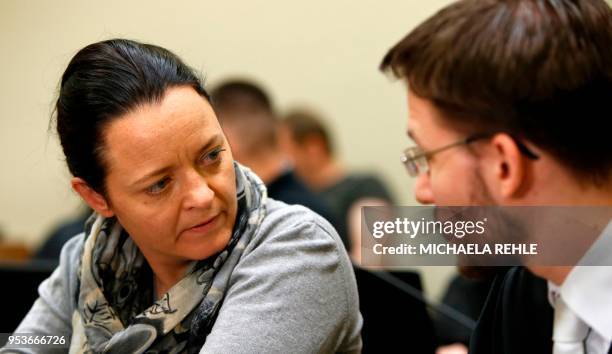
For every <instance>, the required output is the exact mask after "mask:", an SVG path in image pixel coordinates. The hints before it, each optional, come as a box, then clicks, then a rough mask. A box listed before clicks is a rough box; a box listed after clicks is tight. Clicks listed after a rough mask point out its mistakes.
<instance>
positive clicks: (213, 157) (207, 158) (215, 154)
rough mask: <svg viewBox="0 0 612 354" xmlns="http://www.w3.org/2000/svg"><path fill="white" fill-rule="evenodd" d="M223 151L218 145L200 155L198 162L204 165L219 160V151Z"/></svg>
mask: <svg viewBox="0 0 612 354" xmlns="http://www.w3.org/2000/svg"><path fill="white" fill-rule="evenodd" d="M223 151H225V149H224V148H221V147H218V148H216V149H214V150H213V151H211V152H209V153H208V154H205V155H204V156H202V157H201V158H200V162H201V163H202V164H204V165H206V166H207V165H212V164H214V163H216V162H219V161H221V152H223Z"/></svg>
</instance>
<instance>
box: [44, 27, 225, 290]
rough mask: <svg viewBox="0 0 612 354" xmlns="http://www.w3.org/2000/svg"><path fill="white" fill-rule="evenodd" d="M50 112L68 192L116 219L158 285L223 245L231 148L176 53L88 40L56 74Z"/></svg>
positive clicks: (196, 81)
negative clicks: (66, 172)
mask: <svg viewBox="0 0 612 354" xmlns="http://www.w3.org/2000/svg"><path fill="white" fill-rule="evenodd" d="M56 111H57V116H56V124H57V132H58V135H59V138H60V142H61V145H62V148H63V151H64V154H65V156H66V162H67V164H68V168H69V170H70V172H71V173H72V175H73V176H74V177H73V178H72V181H71V184H72V187H73V189H74V190H75V191H76V192H77V193H78V194H79V195H80V196H81V197H82V199H83V200H84V201H85V202H86V203H87V204H88V205H89V206H90V207H91V208H92V209H94V210H95V211H96V212H97V213H98V214H99V215H101V216H103V217H106V218H111V217H116V218H117V220H118V221H119V222H120V224H121V225H122V226H123V227H124V228H125V230H126V231H127V232H128V234H129V235H130V237H131V238H132V239H133V240H134V242H135V243H136V244H137V245H138V247H139V248H140V250H141V251H142V253H143V255H144V256H145V258H146V259H147V261H148V262H149V263H150V265H151V267H152V269H153V270H154V272H155V274H156V275H157V276H160V277H162V278H166V279H163V281H164V282H166V281H167V280H168V279H169V278H174V277H178V276H179V275H182V273H181V272H182V270H184V267H186V266H187V265H188V264H189V262H190V261H194V260H200V259H205V258H207V257H209V256H211V255H213V254H215V253H217V252H219V251H220V250H222V249H223V248H224V247H225V246H226V245H227V243H228V241H229V239H230V236H231V232H232V229H233V225H234V221H235V219H236V213H237V202H236V185H235V173H234V165H233V159H232V155H231V152H230V151H229V145H228V143H227V141H226V139H225V136H224V135H223V132H222V130H221V127H220V126H219V123H218V121H217V118H216V116H215V113H214V111H213V109H212V107H211V105H210V104H209V96H208V93H207V92H206V91H205V89H204V87H203V85H202V82H201V81H200V79H199V78H198V77H197V76H196V74H195V73H194V72H193V71H192V70H191V69H190V68H189V67H188V66H187V65H185V64H184V63H183V62H182V61H181V60H180V59H179V58H178V57H176V56H175V55H174V54H172V53H171V52H169V51H168V50H166V49H163V48H160V47H157V46H154V45H148V44H142V43H138V42H134V41H130V40H124V39H114V40H108V41H102V42H98V43H94V44H91V45H88V46H87V47H85V48H83V49H82V50H80V51H79V52H78V53H77V54H76V55H75V56H74V58H73V59H72V60H71V62H70V63H69V65H68V67H67V69H66V71H65V72H64V74H63V76H62V80H61V85H60V92H59V98H58V100H57V103H56ZM205 224H206V225H208V226H207V227H206V232H203V231H202V232H195V231H193V230H192V228H193V227H194V226H197V225H205ZM203 241H204V242H203ZM163 285H169V284H163Z"/></svg>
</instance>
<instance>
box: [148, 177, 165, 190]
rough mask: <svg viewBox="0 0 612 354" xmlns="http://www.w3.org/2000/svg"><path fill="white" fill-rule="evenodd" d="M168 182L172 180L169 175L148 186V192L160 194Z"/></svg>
mask: <svg viewBox="0 0 612 354" xmlns="http://www.w3.org/2000/svg"><path fill="white" fill-rule="evenodd" d="M168 182H170V179H169V178H167V177H166V178H163V179H161V180H159V181H158V182H156V183H155V184H153V185H152V186H150V187H149V188H147V193H149V194H159V193H161V192H163V191H164V189H165V188H166V186H167V185H168Z"/></svg>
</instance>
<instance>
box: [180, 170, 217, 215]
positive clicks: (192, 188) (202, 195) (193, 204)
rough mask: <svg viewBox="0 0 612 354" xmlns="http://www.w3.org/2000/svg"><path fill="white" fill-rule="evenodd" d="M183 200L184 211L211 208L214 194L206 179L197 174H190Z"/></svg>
mask: <svg viewBox="0 0 612 354" xmlns="http://www.w3.org/2000/svg"><path fill="white" fill-rule="evenodd" d="M186 187H187V192H186V196H185V200H184V206H185V208H186V209H194V208H202V209H208V208H210V207H211V205H212V202H213V199H214V196H215V192H214V191H213V190H212V189H211V188H210V186H209V184H208V182H207V180H206V178H205V177H204V176H202V175H200V174H199V173H197V172H194V173H192V174H190V176H189V177H188V182H187V186H186Z"/></svg>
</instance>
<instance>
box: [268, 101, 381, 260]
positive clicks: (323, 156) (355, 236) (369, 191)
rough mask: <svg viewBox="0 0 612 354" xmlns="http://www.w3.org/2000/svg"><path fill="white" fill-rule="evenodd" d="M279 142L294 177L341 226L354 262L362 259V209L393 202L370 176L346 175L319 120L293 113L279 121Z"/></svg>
mask: <svg viewBox="0 0 612 354" xmlns="http://www.w3.org/2000/svg"><path fill="white" fill-rule="evenodd" d="M280 126H281V128H280V134H279V137H280V142H281V146H282V147H283V150H284V151H285V153H286V154H287V156H289V159H290V160H291V163H292V165H293V166H294V168H295V173H296V174H297V175H298V176H299V177H300V178H301V179H302V180H303V181H304V182H305V183H306V185H307V186H308V187H310V189H311V190H313V191H315V192H317V193H318V194H319V195H320V196H321V197H323V198H324V199H325V200H326V201H327V203H328V205H330V206H331V208H332V210H333V211H335V212H336V213H337V215H339V217H340V222H341V223H343V224H344V226H343V227H342V228H341V229H342V230H346V232H347V234H346V236H345V237H344V238H343V239H344V240H346V247H347V249H348V250H350V251H349V254H350V255H351V258H352V259H353V261H354V262H357V263H359V261H360V259H361V207H362V206H387V205H392V204H393V201H392V198H391V195H390V193H389V192H388V190H387V188H386V187H385V185H384V183H383V182H382V181H381V180H380V179H379V178H378V177H376V176H375V175H373V174H366V173H362V174H357V173H349V172H348V171H347V170H346V169H345V168H344V166H342V164H341V163H340V161H338V159H337V158H336V154H335V149H334V142H333V139H332V136H331V134H330V131H329V129H328V128H327V127H326V126H325V124H324V120H323V118H322V117H320V116H318V115H317V114H316V113H314V112H313V111H312V110H307V109H294V110H291V111H290V112H289V113H287V114H285V115H284V117H283V118H282V119H281V125H280Z"/></svg>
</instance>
